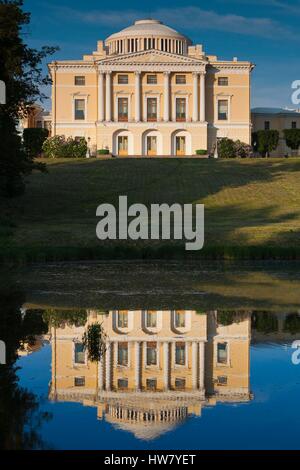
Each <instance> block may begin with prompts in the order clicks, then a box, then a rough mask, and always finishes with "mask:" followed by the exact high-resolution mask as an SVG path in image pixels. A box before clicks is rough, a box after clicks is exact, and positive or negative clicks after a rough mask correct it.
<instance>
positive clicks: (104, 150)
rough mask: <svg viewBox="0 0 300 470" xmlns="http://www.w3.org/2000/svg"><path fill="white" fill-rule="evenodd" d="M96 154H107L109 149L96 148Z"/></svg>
mask: <svg viewBox="0 0 300 470" xmlns="http://www.w3.org/2000/svg"><path fill="white" fill-rule="evenodd" d="M97 154H98V155H109V149H99V150H97Z"/></svg>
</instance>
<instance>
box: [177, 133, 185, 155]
mask: <svg viewBox="0 0 300 470" xmlns="http://www.w3.org/2000/svg"><path fill="white" fill-rule="evenodd" d="M176 155H178V156H182V155H185V137H183V136H177V137H176Z"/></svg>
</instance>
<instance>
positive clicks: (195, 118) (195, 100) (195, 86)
mask: <svg viewBox="0 0 300 470" xmlns="http://www.w3.org/2000/svg"><path fill="white" fill-rule="evenodd" d="M198 101H199V97H198V73H197V72H194V73H193V121H194V122H196V121H198V117H199V113H198Z"/></svg>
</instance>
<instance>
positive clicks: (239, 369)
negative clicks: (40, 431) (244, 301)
mask: <svg viewBox="0 0 300 470" xmlns="http://www.w3.org/2000/svg"><path fill="white" fill-rule="evenodd" d="M93 323H101V324H102V327H103V330H104V332H105V335H106V336H105V339H104V341H105V353H104V355H103V356H102V358H101V360H100V362H99V363H97V362H91V361H89V359H88V355H87V352H86V351H85V350H84V347H83V343H82V336H83V334H84V332H85V331H86V327H87V325H91V324H93ZM50 334H51V344H52V378H51V384H50V390H49V393H50V399H52V400H54V401H67V402H79V403H82V404H83V405H84V406H91V407H94V408H95V409H96V410H97V412H96V413H95V417H96V414H97V417H98V419H105V420H106V421H107V422H109V423H111V424H112V425H113V426H115V427H117V428H118V429H123V430H124V431H128V432H131V433H133V434H134V435H135V436H136V437H137V438H139V439H143V440H151V439H154V438H156V437H158V436H159V435H161V434H163V433H165V432H167V431H169V430H171V429H172V428H174V427H175V426H177V425H179V424H180V423H182V422H183V421H184V420H185V419H187V418H188V417H189V416H191V415H197V416H200V415H201V410H202V409H203V408H204V407H206V406H214V405H215V404H216V403H217V402H226V403H244V402H248V401H249V400H251V398H252V395H251V392H250V380H249V374H250V353H249V351H250V338H251V315H250V314H249V313H244V314H243V313H241V314H240V316H239V318H238V321H236V322H234V323H232V324H229V325H228V324H225V325H222V324H221V323H220V321H219V318H218V312H215V311H214V312H209V313H204V312H203V313H198V312H196V311H194V310H169V311H167V310H164V311H159V310H135V311H133V310H113V311H109V312H106V313H105V312H97V311H93V310H90V311H88V316H87V323H86V325H85V326H80V327H76V326H72V325H68V324H65V325H63V326H60V327H57V326H52V327H51V331H50Z"/></svg>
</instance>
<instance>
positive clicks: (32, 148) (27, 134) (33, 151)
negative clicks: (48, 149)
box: [23, 128, 49, 158]
mask: <svg viewBox="0 0 300 470" xmlns="http://www.w3.org/2000/svg"><path fill="white" fill-rule="evenodd" d="M48 134H49V132H48V130H47V129H43V128H37V129H31V128H28V129H24V132H23V143H24V147H25V151H26V152H27V153H28V154H29V155H30V156H31V157H32V158H35V157H37V156H39V155H40V154H41V153H42V150H43V143H44V142H45V140H46V139H47V137H48Z"/></svg>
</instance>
